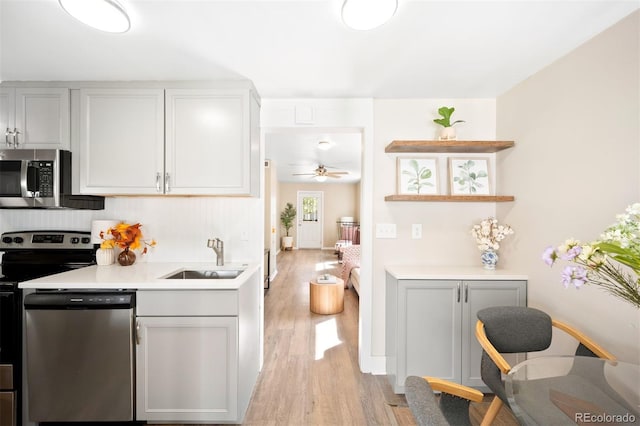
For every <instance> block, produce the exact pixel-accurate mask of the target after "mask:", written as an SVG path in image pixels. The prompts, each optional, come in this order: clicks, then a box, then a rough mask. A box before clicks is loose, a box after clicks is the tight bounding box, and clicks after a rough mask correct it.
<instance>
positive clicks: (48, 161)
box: [0, 149, 104, 210]
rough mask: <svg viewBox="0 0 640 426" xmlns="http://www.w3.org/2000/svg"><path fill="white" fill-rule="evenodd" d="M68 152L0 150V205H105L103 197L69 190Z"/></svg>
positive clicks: (48, 206) (70, 206)
mask: <svg viewBox="0 0 640 426" xmlns="http://www.w3.org/2000/svg"><path fill="white" fill-rule="evenodd" d="M71 170H72V169H71V152H70V151H65V150H61V149H2V150H0V208H4V209H6V208H18V209H27V208H42V209H55V208H71V209H88V210H102V209H104V197H98V196H94V195H72V194H71V177H72V175H71V174H72V171H71Z"/></svg>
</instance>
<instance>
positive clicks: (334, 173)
mask: <svg viewBox="0 0 640 426" xmlns="http://www.w3.org/2000/svg"><path fill="white" fill-rule="evenodd" d="M327 174H328V175H348V174H349V172H328V173H327Z"/></svg>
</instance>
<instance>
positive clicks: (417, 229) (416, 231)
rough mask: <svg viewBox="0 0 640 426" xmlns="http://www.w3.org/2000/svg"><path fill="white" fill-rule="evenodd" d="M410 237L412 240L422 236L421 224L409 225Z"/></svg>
mask: <svg viewBox="0 0 640 426" xmlns="http://www.w3.org/2000/svg"><path fill="white" fill-rule="evenodd" d="M411 238H413V239H414V240H419V239H421V238H422V224H421V223H414V224H413V225H411Z"/></svg>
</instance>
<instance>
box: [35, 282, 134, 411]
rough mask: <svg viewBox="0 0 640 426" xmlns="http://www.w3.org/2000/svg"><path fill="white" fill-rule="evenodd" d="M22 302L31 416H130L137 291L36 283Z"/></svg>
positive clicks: (132, 392)
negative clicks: (58, 287) (44, 287)
mask: <svg viewBox="0 0 640 426" xmlns="http://www.w3.org/2000/svg"><path fill="white" fill-rule="evenodd" d="M24 307H25V314H26V341H27V342H26V343H27V344H26V358H27V383H28V398H29V418H30V420H31V421H35V422H100V421H129V420H133V418H134V408H133V407H134V388H135V385H134V352H133V351H134V346H133V343H134V307H135V293H126V292H71V291H39V292H36V293H31V294H29V295H27V296H25V299H24Z"/></svg>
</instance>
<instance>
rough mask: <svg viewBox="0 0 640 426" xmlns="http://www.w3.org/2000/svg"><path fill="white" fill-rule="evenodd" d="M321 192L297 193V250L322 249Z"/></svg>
mask: <svg viewBox="0 0 640 426" xmlns="http://www.w3.org/2000/svg"><path fill="white" fill-rule="evenodd" d="M323 195H324V193H323V192H322V191H298V233H297V235H298V244H297V245H298V248H301V249H303V248H315V249H321V248H322V216H323V203H322V200H323V198H324V197H323Z"/></svg>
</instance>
